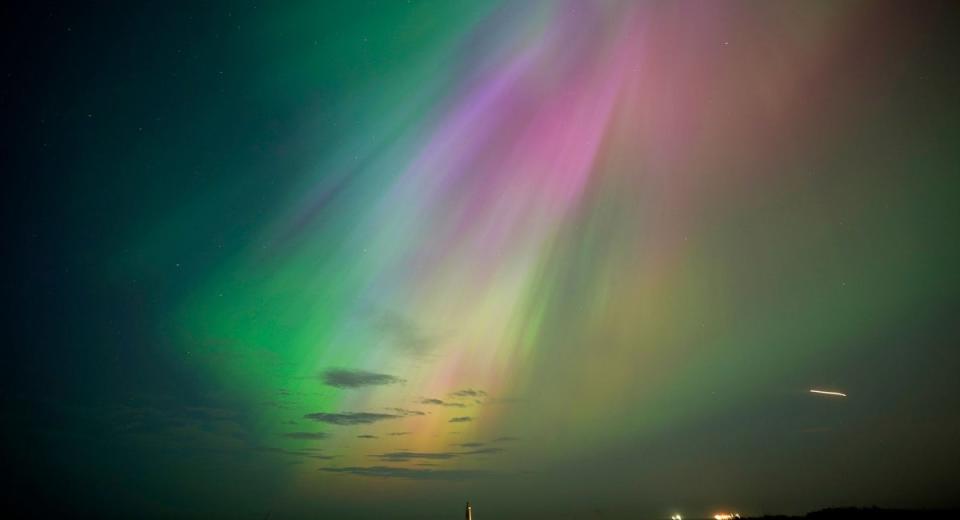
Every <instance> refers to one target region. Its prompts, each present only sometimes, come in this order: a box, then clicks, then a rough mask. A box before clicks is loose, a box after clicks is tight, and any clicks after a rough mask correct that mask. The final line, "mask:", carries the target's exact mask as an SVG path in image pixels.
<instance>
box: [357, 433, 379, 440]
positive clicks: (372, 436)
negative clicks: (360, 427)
mask: <svg viewBox="0 0 960 520" xmlns="http://www.w3.org/2000/svg"><path fill="white" fill-rule="evenodd" d="M357 438H358V439H377V438H378V437H377V436H376V435H369V434H363V435H357Z"/></svg>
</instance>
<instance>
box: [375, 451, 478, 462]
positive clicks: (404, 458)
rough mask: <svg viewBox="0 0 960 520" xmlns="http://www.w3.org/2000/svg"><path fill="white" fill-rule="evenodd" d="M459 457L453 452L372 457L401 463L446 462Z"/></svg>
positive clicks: (407, 453) (399, 453)
mask: <svg viewBox="0 0 960 520" xmlns="http://www.w3.org/2000/svg"><path fill="white" fill-rule="evenodd" d="M458 456H460V453H459V452H454V451H441V452H422V451H420V452H418V451H394V452H390V453H383V454H381V455H374V457H377V458H378V459H382V460H388V461H392V462H403V461H408V460H415V459H426V460H448V459H452V458H456V457H458Z"/></svg>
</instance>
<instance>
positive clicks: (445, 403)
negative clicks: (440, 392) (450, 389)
mask: <svg viewBox="0 0 960 520" xmlns="http://www.w3.org/2000/svg"><path fill="white" fill-rule="evenodd" d="M420 404H429V405H435V406H451V407H454V408H464V407H465V406H466V405H465V404H463V403H452V402H450V401H444V400H442V399H424V400H422V401H420Z"/></svg>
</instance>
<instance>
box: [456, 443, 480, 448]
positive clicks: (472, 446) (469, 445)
mask: <svg viewBox="0 0 960 520" xmlns="http://www.w3.org/2000/svg"><path fill="white" fill-rule="evenodd" d="M457 446H460V447H461V448H479V447H481V446H485V443H483V442H464V443H463V444H457Z"/></svg>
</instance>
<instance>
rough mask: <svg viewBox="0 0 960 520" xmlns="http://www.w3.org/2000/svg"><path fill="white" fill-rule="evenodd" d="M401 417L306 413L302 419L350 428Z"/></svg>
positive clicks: (359, 413) (353, 413)
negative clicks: (355, 425)
mask: <svg viewBox="0 0 960 520" xmlns="http://www.w3.org/2000/svg"><path fill="white" fill-rule="evenodd" d="M401 417H403V416H402V415H392V414H387V413H371V412H344V413H324V412H317V413H308V414H307V415H304V416H303V418H304V419H310V420H312V421H317V422H322V423H326V424H335V425H337V426H351V425H354V424H372V423H375V422H379V421H389V420H390V419H399V418H401Z"/></svg>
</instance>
